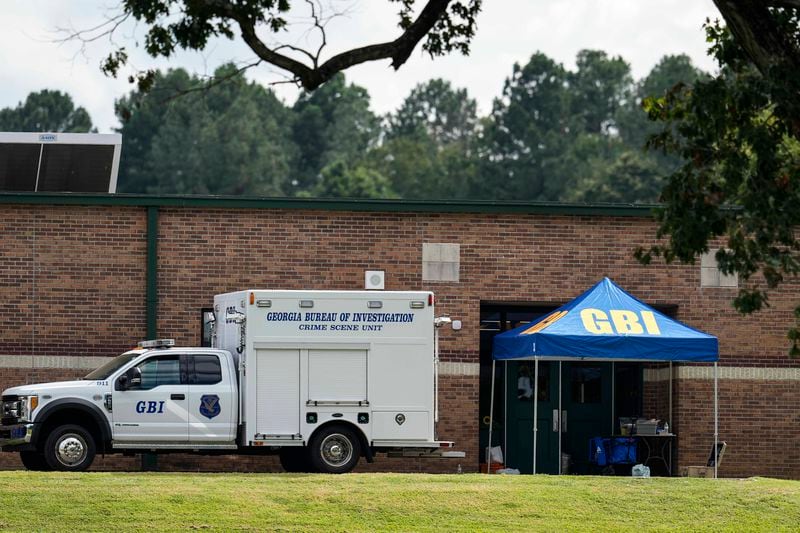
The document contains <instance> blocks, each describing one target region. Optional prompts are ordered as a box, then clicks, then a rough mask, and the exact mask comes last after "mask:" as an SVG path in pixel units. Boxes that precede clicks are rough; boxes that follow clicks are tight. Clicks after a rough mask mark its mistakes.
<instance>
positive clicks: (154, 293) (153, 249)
mask: <svg viewBox="0 0 800 533" xmlns="http://www.w3.org/2000/svg"><path fill="white" fill-rule="evenodd" d="M146 307H147V311H146V314H147V338H148V339H155V338H156V337H158V207H157V206H154V205H151V206H148V208H147V296H146Z"/></svg>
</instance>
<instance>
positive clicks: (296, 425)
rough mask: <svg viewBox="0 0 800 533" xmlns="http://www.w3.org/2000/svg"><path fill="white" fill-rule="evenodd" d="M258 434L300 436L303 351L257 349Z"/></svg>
mask: <svg viewBox="0 0 800 533" xmlns="http://www.w3.org/2000/svg"><path fill="white" fill-rule="evenodd" d="M256 433H262V434H265V435H271V436H279V437H286V436H290V435H297V434H299V433H300V350H294V349H258V350H256Z"/></svg>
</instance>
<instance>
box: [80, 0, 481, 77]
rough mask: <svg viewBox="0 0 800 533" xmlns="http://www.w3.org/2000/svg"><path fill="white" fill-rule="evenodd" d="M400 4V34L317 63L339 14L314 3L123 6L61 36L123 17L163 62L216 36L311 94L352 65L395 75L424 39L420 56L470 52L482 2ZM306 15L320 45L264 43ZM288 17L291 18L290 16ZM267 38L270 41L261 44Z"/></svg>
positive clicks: (149, 0)
mask: <svg viewBox="0 0 800 533" xmlns="http://www.w3.org/2000/svg"><path fill="white" fill-rule="evenodd" d="M389 1H390V2H393V3H396V4H398V5H399V13H398V25H399V27H400V29H401V30H402V33H400V35H398V36H397V37H396V38H394V39H392V40H389V41H385V42H382V43H375V44H369V45H365V46H361V47H357V48H354V49H351V50H347V51H344V52H340V53H337V54H335V55H333V56H332V57H330V58H328V59H326V60H323V59H322V52H323V50H324V49H325V47H326V45H327V41H328V36H327V34H326V29H325V28H326V24H327V22H328V21H329V20H330V19H331V18H333V17H335V16H337V15H340V14H341V13H332V14H329V13H325V12H324V10H323V5H322V2H320V1H318V0H306V1H305V3H300V1H299V0H294V1H293V0H201V1H197V0H123V2H122V3H121V5H120V12H119V13H118V14H117V15H116V16H114V17H111V18H110V19H109V20H108V21H107V22H106V23H105V24H101V25H100V26H98V27H95V28H91V29H88V30H85V31H78V32H75V33H72V34H71V35H68V37H67V38H68V39H69V38H75V39H79V40H82V41H84V42H86V41H93V40H96V39H98V38H100V37H105V36H107V35H109V34H113V33H114V31H115V30H117V29H118V28H119V27H120V26H121V25H123V24H124V23H125V22H126V21H127V20H128V19H133V20H135V21H136V22H137V23H138V24H143V25H145V26H146V27H147V33H146V35H145V39H144V48H145V50H146V51H147V53H148V54H150V55H151V56H152V57H170V56H171V55H172V54H173V53H174V52H175V50H176V49H178V48H180V49H185V50H187V49H188V50H203V49H204V48H205V47H206V46H207V45H208V43H209V40H211V39H212V38H216V37H225V38H228V39H233V38H234V36H235V34H236V33H239V36H240V37H241V39H242V40H243V41H244V42H245V43H246V44H247V46H248V47H249V48H250V49H251V50H252V51H253V52H254V53H255V54H256V56H257V57H258V58H259V59H258V61H256V62H255V63H253V64H251V65H249V66H248V67H250V66H255V65H257V64H259V63H261V62H266V63H269V64H271V65H274V66H276V67H278V68H279V69H281V70H283V71H286V72H287V73H289V74H290V76H291V77H292V80H293V81H295V82H296V83H298V84H299V85H301V86H302V87H303V88H304V89H306V90H308V91H311V90H314V89H316V88H317V87H319V86H321V85H322V84H324V83H325V82H327V81H329V80H331V79H332V78H333V77H334V76H335V75H336V74H337V73H339V72H342V71H343V70H345V69H347V68H350V67H352V66H354V65H358V64H361V63H365V62H368V61H376V60H380V59H391V64H392V67H394V68H395V69H399V68H400V67H401V66H402V65H403V64H404V63H405V62H406V61H407V60H408V58H409V57H410V55H411V53H412V52H413V51H414V49H415V48H416V47H417V45H418V44H419V43H420V41H423V40H424V42H423V44H422V50H423V51H425V52H427V53H428V54H430V55H431V56H432V57H433V56H440V55H443V54H447V53H449V52H452V51H454V50H456V51H460V52H461V53H464V54H467V53H469V45H470V41H471V40H472V37H473V35H474V34H475V27H476V17H477V15H478V13H479V12H480V9H481V3H482V0H424V1H422V0H421V1H419V2H417V0H389ZM297 5H300V6H304V7H307V9H308V13H309V14H308V16H307V18H308V19H309V20H310V23H309V24H310V26H309V29H310V30H315V31H316V32H318V33H319V46H318V47H309V48H307V49H304V48H300V47H298V46H296V44H292V43H284V44H276V45H271V44H270V43H271V41H272V40H273V39H276V38H279V37H280V35H281V32H282V31H284V30H285V29H286V28H287V26H288V22H287V21H288V19H289V17H288V16H287V15H288V14H289V10H290V9H291V8H292V6H297ZM294 18H297V16H295V17H294ZM264 35H266V36H268V37H269V38H268V39H264V38H263V36H264ZM127 61H128V54H127V51H126V50H125V48H124V47H118V48H117V49H116V50H114V51H112V52H111V53H110V54H109V56H108V57H107V58H106V59H105V60H104V62H103V63H102V65H101V67H102V69H103V70H104V71H105V72H106V73H107V74H111V75H116V74H117V73H118V71H119V70H120V68H122V67H123V66H124V65H126V64H127ZM153 75H154V72H153V71H148V72H145V73H139V75H138V76H135V77H132V78H131V79H132V81H133V79H134V78H138V80H139V84H140V87H139V88H140V90H144V89H146V87H147V86H148V85H149V84H150V83H151V81H152V77H153Z"/></svg>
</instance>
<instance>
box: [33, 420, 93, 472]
mask: <svg viewBox="0 0 800 533" xmlns="http://www.w3.org/2000/svg"><path fill="white" fill-rule="evenodd" d="M96 451H97V447H96V445H95V442H94V437H92V434H91V433H89V432H88V431H86V429H84V428H82V427H81V426H76V425H73V424H67V425H64V426H59V427H57V428H55V429H54V430H53V431H51V432H50V435H48V436H47V439H46V440H45V444H44V458H45V460H46V461H47V464H48V465H49V466H50V468H52V469H53V470H60V471H64V472H80V471H83V470H86V469H87V468H89V467H90V466H91V465H92V461H94V456H95V454H96Z"/></svg>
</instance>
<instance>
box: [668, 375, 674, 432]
mask: <svg viewBox="0 0 800 533" xmlns="http://www.w3.org/2000/svg"><path fill="white" fill-rule="evenodd" d="M667 423H669V424H672V432H673V433H674V432H675V423H674V422H673V421H672V361H670V362H669V420H667Z"/></svg>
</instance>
